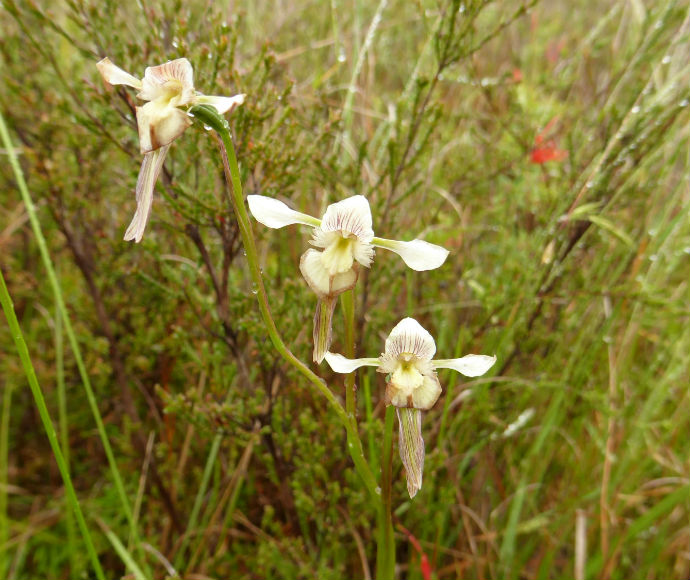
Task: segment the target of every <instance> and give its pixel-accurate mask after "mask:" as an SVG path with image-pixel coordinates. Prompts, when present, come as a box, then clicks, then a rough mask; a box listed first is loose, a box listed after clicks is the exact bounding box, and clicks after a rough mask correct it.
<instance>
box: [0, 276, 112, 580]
mask: <svg viewBox="0 0 690 580" xmlns="http://www.w3.org/2000/svg"><path fill="white" fill-rule="evenodd" d="M0 303H2V309H3V310H4V311H5V317H6V318H7V324H8V325H9V327H10V331H11V333H12V338H13V339H14V344H15V346H16V347H17V353H18V354H19V358H20V359H21V361H22V366H23V367H24V373H25V374H26V378H27V380H28V381H29V387H31V393H32V394H33V396H34V400H35V401H36V407H37V408H38V414H39V415H40V416H41V421H42V422H43V428H44V429H45V430H46V434H47V435H48V440H49V441H50V447H51V449H52V450H53V455H54V456H55V461H57V464H58V469H59V470H60V475H61V476H62V481H64V482H65V491H66V493H67V498H68V501H69V503H70V504H71V506H72V509H73V510H74V515H75V516H76V518H77V524H78V525H79V529H80V530H81V535H82V537H83V538H84V543H85V544H86V550H87V551H88V553H89V557H90V558H91V563H92V564H93V569H94V572H95V573H96V576H97V577H98V578H99V580H105V575H104V574H103V569H102V568H101V563H100V562H99V561H98V554H96V548H95V547H94V545H93V540H92V539H91V533H90V532H89V528H88V527H87V525H86V520H85V519H84V514H83V513H82V511H81V507H80V506H79V500H78V499H77V494H76V492H75V491H74V486H73V485H72V478H71V477H70V475H69V469H68V468H67V463H66V462H65V458H64V457H63V456H62V451H61V450H60V443H59V442H58V437H57V434H56V433H55V428H54V427H53V422H52V421H51V419H50V414H49V413H48V407H46V402H45V399H44V398H43V393H42V392H41V387H39V386H38V379H37V378H36V373H35V371H34V366H33V364H32V363H31V358H30V357H29V349H28V348H27V347H26V342H24V335H23V334H22V330H21V328H20V327H19V322H18V321H17V315H16V314H15V312H14V305H13V304H12V299H11V298H10V294H9V292H8V290H7V286H6V285H5V277H4V276H3V275H2V270H1V269H0Z"/></svg>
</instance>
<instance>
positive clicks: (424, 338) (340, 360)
mask: <svg viewBox="0 0 690 580" xmlns="http://www.w3.org/2000/svg"><path fill="white" fill-rule="evenodd" d="M434 354H436V343H435V342H434V339H433V338H432V336H431V335H430V334H429V333H428V332H427V331H426V330H425V329H424V328H423V327H422V325H421V324H419V322H417V321H416V320H415V319H414V318H404V319H403V320H401V321H400V322H399V323H398V324H397V325H396V326H395V328H393V330H392V331H391V333H390V334H389V335H388V338H387V339H386V344H385V349H384V352H383V353H382V354H381V356H379V357H378V358H358V359H349V358H345V357H344V356H342V355H340V354H333V353H331V352H327V353H326V354H325V359H326V362H327V363H328V364H329V366H330V367H331V368H332V369H333V370H334V371H335V372H337V373H351V372H353V371H355V370H356V369H358V368H360V367H364V366H372V367H377V371H378V372H380V373H385V374H387V375H388V384H387V385H386V404H387V405H393V406H395V407H397V409H396V411H397V415H398V422H399V425H400V433H399V438H398V441H399V445H398V446H399V450H400V458H401V459H402V462H403V465H404V466H405V473H406V476H407V491H408V492H409V494H410V497H414V496H415V494H416V493H417V491H419V489H420V488H421V487H422V472H423V468H424V440H423V439H422V422H421V411H426V410H428V409H431V407H433V406H434V404H435V403H436V401H437V400H438V398H439V396H440V395H441V385H440V383H439V382H438V377H437V375H436V369H453V370H455V371H458V372H459V373H461V374H463V375H465V376H468V377H478V376H481V375H483V374H484V373H485V372H486V371H488V370H489V369H490V368H491V367H492V366H493V365H494V363H495V362H496V357H495V356H486V355H481V354H469V355H466V356H463V357H461V358H455V359H433V358H432V357H433V356H434Z"/></svg>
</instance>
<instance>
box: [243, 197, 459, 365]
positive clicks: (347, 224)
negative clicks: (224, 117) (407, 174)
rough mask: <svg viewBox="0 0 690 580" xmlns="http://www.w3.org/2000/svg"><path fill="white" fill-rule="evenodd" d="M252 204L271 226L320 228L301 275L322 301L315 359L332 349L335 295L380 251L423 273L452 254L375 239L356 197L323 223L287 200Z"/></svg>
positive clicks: (365, 205)
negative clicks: (392, 254) (389, 253)
mask: <svg viewBox="0 0 690 580" xmlns="http://www.w3.org/2000/svg"><path fill="white" fill-rule="evenodd" d="M247 202H248V204H249V209H250V211H251V212H252V215H253V216H254V217H255V218H256V220H257V221H259V222H260V223H262V224H263V225H265V226H267V227H269V228H282V227H284V226H288V225H292V224H303V225H307V226H310V227H312V228H314V235H313V238H312V240H311V244H312V245H313V246H315V247H316V248H318V249H314V248H311V249H309V250H307V251H306V252H305V253H304V254H303V255H302V258H301V260H300V271H301V272H302V275H303V276H304V279H305V280H306V281H307V284H309V287H310V288H311V289H312V290H313V291H314V292H315V293H316V295H317V296H318V298H319V303H318V305H317V310H316V315H315V317H314V361H315V362H321V361H322V360H323V357H324V355H325V353H326V351H327V350H328V346H329V345H330V333H331V330H330V329H331V323H330V321H331V319H332V315H333V309H334V308H335V300H334V299H335V297H336V296H338V295H339V294H342V293H343V292H345V291H346V290H349V289H351V288H353V287H354V285H355V284H356V283H357V278H358V277H359V270H360V267H361V266H364V267H365V268H368V267H369V266H370V265H371V262H372V261H373V259H374V247H379V248H385V249H387V250H391V251H392V252H395V253H396V254H398V255H399V256H400V257H401V258H402V259H403V261H404V262H405V264H407V265H408V266H409V267H410V268H412V269H413V270H417V271H422V270H432V269H434V268H438V267H439V266H441V264H443V262H445V260H446V257H447V256H448V250H446V249H444V248H441V247H440V246H436V245H434V244H430V243H429V242H425V241H423V240H413V241H411V242H399V241H395V240H387V239H384V238H377V237H374V231H373V229H372V218H371V209H370V207H369V202H368V201H367V199H366V198H365V197H364V196H362V195H354V196H352V197H348V198H347V199H344V200H343V201H339V202H338V203H334V204H331V205H329V206H328V208H327V209H326V213H325V214H324V216H323V218H322V219H318V218H315V217H312V216H309V215H307V214H303V213H300V212H297V211H294V210H292V209H290V208H289V207H288V206H287V205H286V204H284V203H283V202H282V201H278V200H277V199H273V198H271V197H265V196H263V195H249V196H247Z"/></svg>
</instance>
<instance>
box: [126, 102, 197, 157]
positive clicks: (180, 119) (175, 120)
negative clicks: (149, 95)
mask: <svg viewBox="0 0 690 580" xmlns="http://www.w3.org/2000/svg"><path fill="white" fill-rule="evenodd" d="M191 124H192V120H191V119H190V118H189V115H187V113H185V112H184V111H182V110H181V109H178V108H176V107H172V106H170V105H166V104H160V103H159V102H157V101H153V102H151V103H146V104H145V105H144V106H143V107H137V126H138V128H139V149H140V150H141V152H142V153H149V152H150V151H155V150H156V149H158V148H160V147H164V146H165V145H170V143H172V142H173V141H174V140H175V139H177V138H178V137H179V136H180V135H182V133H184V131H185V129H187V127H189V126H190V125H191Z"/></svg>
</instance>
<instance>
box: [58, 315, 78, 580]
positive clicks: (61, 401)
mask: <svg viewBox="0 0 690 580" xmlns="http://www.w3.org/2000/svg"><path fill="white" fill-rule="evenodd" d="M55 372H56V379H57V398H58V430H59V432H60V448H61V449H62V455H63V456H64V457H65V465H66V466H67V472H68V473H69V472H71V468H70V459H69V456H70V449H69V428H68V425H67V395H66V387H65V349H64V340H63V333H62V316H60V312H59V310H57V308H56V312H55ZM65 505H66V510H65V527H66V528H67V546H68V551H69V561H70V566H71V569H72V573H73V574H75V573H76V572H77V554H78V550H77V548H76V537H75V536H76V533H75V532H76V531H75V529H74V515H73V513H72V509H71V507H70V505H69V502H68V501H66V502H65Z"/></svg>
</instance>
